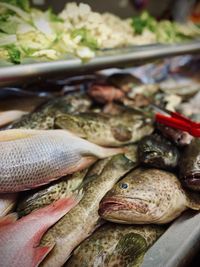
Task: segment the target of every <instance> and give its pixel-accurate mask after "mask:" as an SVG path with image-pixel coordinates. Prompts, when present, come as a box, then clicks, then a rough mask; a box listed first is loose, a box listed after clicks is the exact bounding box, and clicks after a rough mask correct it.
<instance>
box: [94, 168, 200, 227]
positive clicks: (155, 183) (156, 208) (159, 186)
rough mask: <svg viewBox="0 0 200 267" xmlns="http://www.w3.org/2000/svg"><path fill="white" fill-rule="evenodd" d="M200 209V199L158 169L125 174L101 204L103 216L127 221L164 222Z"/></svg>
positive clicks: (143, 222) (132, 222)
mask: <svg viewBox="0 0 200 267" xmlns="http://www.w3.org/2000/svg"><path fill="white" fill-rule="evenodd" d="M187 208H191V209H194V210H200V198H199V196H197V195H195V196H194V195H192V194H190V193H188V192H186V191H184V190H183V188H182V187H181V184H180V182H179V180H178V179H177V177H176V176H175V175H174V174H172V173H169V172H166V171H162V170H157V169H137V170H134V171H132V172H131V173H129V174H128V175H126V177H125V178H123V179H122V180H121V181H120V182H119V183H117V184H116V185H115V186H114V187H113V189H112V190H110V191H109V192H108V193H107V194H106V196H105V197H104V198H103V199H102V201H101V203H100V209H99V214H100V216H101V217H102V218H104V219H106V220H109V221H113V222H118V223H127V224H150V223H154V224H163V223H168V222H171V221H172V220H174V219H175V218H176V217H178V216H179V215H180V214H181V213H182V212H183V211H184V210H186V209H187Z"/></svg>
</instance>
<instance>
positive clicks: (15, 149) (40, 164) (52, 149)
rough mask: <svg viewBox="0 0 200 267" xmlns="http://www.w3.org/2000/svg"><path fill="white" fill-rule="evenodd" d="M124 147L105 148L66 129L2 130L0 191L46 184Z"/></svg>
mask: <svg viewBox="0 0 200 267" xmlns="http://www.w3.org/2000/svg"><path fill="white" fill-rule="evenodd" d="M123 150H124V149H123V148H120V149H114V148H113V149H110V148H102V147H100V146H97V145H95V144H92V143H90V142H88V141H86V140H84V139H81V138H79V137H76V136H74V135H72V134H70V133H68V132H66V131H63V130H47V131H39V130H22V129H21V130H7V131H2V132H0V152H1V153H0V192H1V193H9V192H10V193H11V192H18V191H23V190H27V189H30V188H35V187H37V186H41V185H43V184H47V183H49V182H50V181H52V180H55V179H58V178H60V177H62V176H64V175H67V174H70V173H74V172H76V171H80V170H82V169H84V168H86V167H88V166H89V165H91V164H92V163H94V162H95V161H96V160H97V158H106V157H108V156H112V155H116V154H119V153H122V151H123Z"/></svg>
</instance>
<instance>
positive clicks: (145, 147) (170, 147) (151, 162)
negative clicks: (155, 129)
mask: <svg viewBox="0 0 200 267" xmlns="http://www.w3.org/2000/svg"><path fill="white" fill-rule="evenodd" d="M138 158H139V162H140V163H141V164H144V165H146V166H150V167H155V168H158V169H164V170H172V169H174V168H176V167H177V165H178V161H179V158H180V153H179V151H178V149H177V148H176V146H175V145H174V144H172V143H171V142H170V141H169V140H167V139H166V138H164V137H163V136H161V135H158V134H153V135H149V136H145V137H144V138H143V139H142V140H141V141H140V142H139V144H138Z"/></svg>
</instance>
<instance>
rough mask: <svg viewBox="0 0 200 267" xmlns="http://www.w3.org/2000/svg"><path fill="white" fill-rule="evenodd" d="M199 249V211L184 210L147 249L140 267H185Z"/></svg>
mask: <svg viewBox="0 0 200 267" xmlns="http://www.w3.org/2000/svg"><path fill="white" fill-rule="evenodd" d="M199 249H200V213H194V212H192V211H187V212H185V213H184V214H183V215H182V216H181V217H179V218H178V219H177V220H176V221H175V222H174V223H173V224H172V225H171V226H170V227H169V228H168V229H167V231H166V232H165V233H164V234H163V235H162V236H161V237H160V238H159V239H158V241H157V242H156V243H155V244H154V245H153V246H152V247H151V248H150V249H149V250H148V251H147V253H146V255H145V257H144V261H143V264H142V265H141V267H186V266H191V265H190V262H191V260H192V258H193V257H194V256H195V254H196V253H197V252H198V251H199Z"/></svg>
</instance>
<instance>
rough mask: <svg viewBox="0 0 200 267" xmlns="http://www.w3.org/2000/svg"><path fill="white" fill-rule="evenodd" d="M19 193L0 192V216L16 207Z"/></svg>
mask: <svg viewBox="0 0 200 267" xmlns="http://www.w3.org/2000/svg"><path fill="white" fill-rule="evenodd" d="M17 197H18V194H17V193H14V194H0V218H1V217H4V216H6V215H7V214H8V213H9V212H10V211H12V209H13V208H14V206H15V204H16V202H17Z"/></svg>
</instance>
